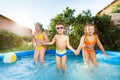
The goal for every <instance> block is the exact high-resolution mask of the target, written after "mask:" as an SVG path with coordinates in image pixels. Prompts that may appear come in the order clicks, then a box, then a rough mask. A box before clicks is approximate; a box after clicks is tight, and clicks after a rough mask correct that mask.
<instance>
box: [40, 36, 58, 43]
mask: <svg viewBox="0 0 120 80" xmlns="http://www.w3.org/2000/svg"><path fill="white" fill-rule="evenodd" d="M55 39H56V35H55V36H54V38H53V39H52V41H51V42H45V43H42V44H44V45H52V44H54V43H55Z"/></svg>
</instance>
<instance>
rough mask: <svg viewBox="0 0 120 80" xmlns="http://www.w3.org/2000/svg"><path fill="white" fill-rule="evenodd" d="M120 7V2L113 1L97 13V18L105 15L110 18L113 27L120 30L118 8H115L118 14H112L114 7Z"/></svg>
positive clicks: (117, 0) (118, 0) (119, 0)
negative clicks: (115, 26)
mask: <svg viewBox="0 0 120 80" xmlns="http://www.w3.org/2000/svg"><path fill="white" fill-rule="evenodd" d="M117 5H119V6H120V0H114V1H113V2H112V3H110V4H109V5H107V6H106V7H105V8H103V9H102V10H101V11H99V12H98V13H97V15H98V16H100V15H103V14H107V15H110V16H111V20H112V21H113V23H114V24H115V25H117V27H118V29H119V30H120V7H118V8H117V10H119V12H113V11H114V9H115V8H116V7H115V6H117Z"/></svg>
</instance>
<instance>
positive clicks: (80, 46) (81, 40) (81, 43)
mask: <svg viewBox="0 0 120 80" xmlns="http://www.w3.org/2000/svg"><path fill="white" fill-rule="evenodd" d="M84 37H85V36H82V38H81V39H80V43H79V46H78V48H77V50H76V53H77V54H79V52H80V50H81V49H82V48H83V47H84V46H85V44H84Z"/></svg>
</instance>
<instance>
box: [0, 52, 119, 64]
mask: <svg viewBox="0 0 120 80" xmlns="http://www.w3.org/2000/svg"><path fill="white" fill-rule="evenodd" d="M14 53H15V54H16V56H17V58H19V57H23V56H30V55H33V54H34V50H27V51H16V52H14ZM81 53H82V51H81V52H80V54H81ZM106 53H107V54H108V56H109V57H110V58H109V59H108V58H106V57H105V56H104V55H103V54H102V52H101V50H96V54H97V60H98V61H99V62H106V63H109V64H115V65H120V52H115V51H106ZM5 54H6V53H3V54H0V61H2V59H3V56H4V55H5ZM45 54H55V50H46V53H45ZM67 54H68V55H74V54H73V52H72V51H71V50H67Z"/></svg>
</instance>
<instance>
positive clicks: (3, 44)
mask: <svg viewBox="0 0 120 80" xmlns="http://www.w3.org/2000/svg"><path fill="white" fill-rule="evenodd" d="M21 45H22V38H21V37H20V36H17V35H16V34H14V33H11V32H7V31H4V30H0V50H3V49H10V48H12V47H18V46H21Z"/></svg>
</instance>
